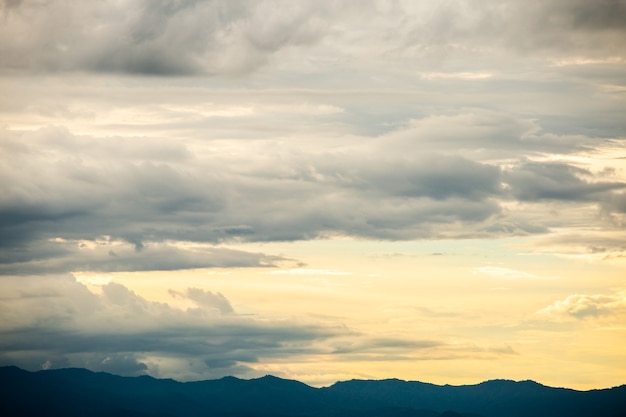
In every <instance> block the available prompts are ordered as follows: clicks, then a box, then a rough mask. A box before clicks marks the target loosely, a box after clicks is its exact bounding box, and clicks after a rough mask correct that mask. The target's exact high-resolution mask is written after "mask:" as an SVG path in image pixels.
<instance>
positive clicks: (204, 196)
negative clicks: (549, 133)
mask: <svg viewBox="0 0 626 417" xmlns="http://www.w3.org/2000/svg"><path fill="white" fill-rule="evenodd" d="M5 134H6V135H7V138H8V139H7V140H6V142H4V146H5V147H6V148H10V147H11V146H13V145H11V143H13V144H15V143H17V142H18V141H19V142H21V143H22V146H21V148H20V151H19V152H15V151H13V152H12V154H13V155H14V157H13V158H11V159H10V160H9V161H8V162H7V164H5V165H4V166H3V176H4V178H6V179H7V181H6V182H4V183H3V185H2V186H0V187H1V188H2V189H3V195H2V197H0V213H2V219H3V220H2V222H1V223H0V226H1V227H2V231H3V233H2V237H3V238H2V245H3V246H4V247H5V248H6V252H5V254H6V255H5V256H3V257H2V261H3V267H2V269H3V270H4V273H16V272H17V271H18V270H21V271H22V273H34V272H36V271H43V270H46V269H48V270H49V271H53V272H54V271H57V272H61V271H71V270H77V268H81V269H83V268H84V269H85V270H95V271H122V270H169V269H175V268H179V267H184V268H198V267H210V266H248V265H254V266H259V265H271V264H272V263H273V262H274V261H276V260H279V259H278V258H272V257H270V256H266V255H260V254H245V253H241V252H229V251H227V250H225V249H217V248H213V249H208V248H205V249H203V250H199V249H198V250H190V249H184V250H183V249H181V248H180V247H175V246H171V245H169V246H168V244H166V243H159V242H165V241H167V240H179V241H180V240H182V241H196V242H213V243H217V242H224V241H225V242H228V241H233V240H235V241H263V240H270V241H271V240H297V239H307V238H313V237H317V236H323V235H325V234H335V233H340V234H347V235H354V236H369V237H379V238H391V239H398V238H401V239H407V238H414V237H421V236H429V235H432V234H433V233H434V232H433V231H432V230H431V229H432V225H433V224H434V225H436V224H446V223H453V222H457V221H461V222H468V223H475V222H482V221H485V220H486V219H488V218H489V217H490V216H492V215H494V214H497V213H498V212H499V207H498V204H497V203H496V202H495V201H494V200H493V199H492V197H497V196H498V195H499V194H501V190H500V169H499V168H498V167H495V166H491V165H486V164H481V163H479V162H473V161H470V160H466V159H463V158H461V157H458V156H446V155H441V154H439V153H437V152H422V151H420V150H419V149H420V148H419V146H420V145H419V144H415V145H414V146H415V151H414V152H412V153H406V154H405V155H398V154H397V152H396V151H394V150H393V149H392V150H390V152H387V154H388V157H386V158H375V157H374V155H375V154H376V153H377V152H378V148H376V146H378V145H377V144H378V142H373V143H372V146H373V147H360V148H359V149H358V151H355V150H352V149H351V150H350V152H344V151H337V152H332V153H328V152H325V151H324V150H323V149H312V150H304V151H302V150H298V149H297V148H296V147H295V146H289V145H282V146H281V147H280V151H281V152H284V153H285V154H286V155H287V156H288V157H286V158H285V157H283V156H281V154H280V153H279V154H278V155H276V153H275V150H274V149H276V148H275V146H273V144H272V143H268V144H267V145H265V144H264V145H261V146H260V147H259V150H260V152H259V153H257V155H255V156H254V157H252V158H250V159H249V160H246V161H245V163H244V160H243V159H241V158H238V157H232V156H226V155H223V154H221V153H218V152H210V153H208V154H207V153H198V154H197V156H194V157H191V156H189V154H188V152H187V151H186V148H185V146H184V145H183V144H180V143H179V144H178V145H175V144H174V143H172V142H170V141H164V140H161V139H153V140H148V139H137V140H135V142H136V143H134V144H132V145H129V144H127V143H126V142H128V140H126V139H123V138H106V139H100V138H88V137H76V136H74V135H72V134H71V133H70V132H67V131H66V130H63V129H51V128H47V129H42V130H40V131H37V132H33V133H31V134H29V133H24V134H21V135H17V136H16V134H14V133H12V132H5ZM140 144H141V145H143V146H146V147H148V148H150V149H152V150H151V152H149V153H146V154H141V153H138V152H137V150H136V147H137V146H140ZM194 145H195V146H200V144H199V143H195V144H194ZM206 146H207V145H202V148H201V149H203V148H205V147H206ZM217 149H219V147H218V148H217ZM355 149H356V148H355ZM281 159H282V161H280V160H281ZM279 161H280V162H279ZM35 173H37V174H35ZM329 207H332V208H333V209H332V210H329ZM103 236H109V237H108V238H106V239H108V243H107V241H106V239H103V238H102V237H103ZM82 241H84V242H85V243H89V242H91V243H90V244H93V246H94V248H92V249H89V248H86V247H80V246H77V245H78V244H80V242H82ZM120 241H121V242H123V241H125V242H128V243H130V244H132V245H133V246H134V250H130V248H129V247H128V246H124V245H122V246H119V247H116V246H115V245H116V243H115V242H118V243H119V242H120ZM29 256H30V258H29Z"/></svg>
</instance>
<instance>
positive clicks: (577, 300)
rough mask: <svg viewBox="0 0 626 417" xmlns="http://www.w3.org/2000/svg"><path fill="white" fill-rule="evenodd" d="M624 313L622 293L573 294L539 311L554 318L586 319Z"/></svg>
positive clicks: (625, 304)
mask: <svg viewBox="0 0 626 417" xmlns="http://www.w3.org/2000/svg"><path fill="white" fill-rule="evenodd" d="M624 313H626V297H625V296H624V294H623V293H617V294H613V295H602V294H594V295H588V294H574V295H570V296H567V297H566V298H565V299H563V300H557V301H555V302H554V303H553V304H552V305H549V306H548V307H545V308H543V309H542V310H540V311H539V314H540V315H546V316H549V317H553V318H556V319H567V318H575V319H586V318H598V317H605V316H609V317H610V316H622V315H623V314H624Z"/></svg>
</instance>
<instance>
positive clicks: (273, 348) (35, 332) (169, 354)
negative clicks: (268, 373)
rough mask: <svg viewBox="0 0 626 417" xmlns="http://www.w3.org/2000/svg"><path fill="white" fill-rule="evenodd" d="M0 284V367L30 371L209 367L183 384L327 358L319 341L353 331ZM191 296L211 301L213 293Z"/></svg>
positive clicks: (129, 297) (53, 282)
mask: <svg viewBox="0 0 626 417" xmlns="http://www.w3.org/2000/svg"><path fill="white" fill-rule="evenodd" d="M0 285H2V289H3V292H2V297H1V298H0V309H2V310H1V311H2V313H3V316H4V317H5V318H7V319H8V321H5V322H4V323H3V324H2V325H0V362H2V363H14V364H19V365H20V366H24V367H26V368H28V369H40V368H41V367H57V366H68V365H69V366H84V367H87V368H89V369H93V370H105V371H110V372H115V373H120V374H123V375H134V374H138V373H149V374H153V375H158V373H159V365H158V363H160V362H159V360H161V361H167V360H181V359H182V360H183V361H187V362H188V363H194V364H204V366H203V367H201V368H200V369H195V370H191V369H187V370H186V372H187V373H186V374H185V375H182V376H181V378H182V379H189V378H192V379H193V378H196V375H200V377H204V378H207V377H217V376H218V374H219V375H220V376H221V375H222V373H223V372H224V371H225V370H226V371H233V370H236V369H239V371H241V372H242V373H246V372H249V371H250V369H249V367H246V366H245V364H246V363H255V362H258V361H259V359H260V358H263V359H265V360H271V358H281V359H282V358H285V357H289V356H294V355H295V356H297V355H308V354H316V353H320V352H321V351H319V350H318V349H319V348H316V347H314V345H315V342H316V341H320V342H323V341H325V340H329V339H331V338H333V337H336V336H338V335H342V336H346V335H349V334H350V332H349V331H348V330H347V329H345V328H343V327H341V326H326V325H318V324H315V323H297V322H289V321H284V320H283V321H276V322H275V321H272V320H267V319H255V318H250V317H243V316H239V315H236V314H234V313H231V314H229V315H228V316H223V315H221V314H220V313H219V312H218V311H216V310H215V309H213V308H202V309H191V310H187V311H183V310H178V309H174V308H171V307H169V306H168V305H167V304H163V303H156V302H150V301H147V300H145V299H143V298H141V297H139V296H137V295H136V294H134V293H133V292H131V291H130V290H128V289H127V288H125V287H123V286H121V285H119V284H115V283H111V284H107V285H105V286H104V287H103V292H102V295H95V294H93V293H90V292H89V291H87V290H86V288H85V287H84V286H82V285H81V284H79V283H77V282H76V281H74V280H72V279H69V278H62V277H46V278H36V277H31V279H28V280H24V279H11V278H4V279H3V281H2V283H1V284H0ZM200 293H202V294H200ZM28 294H30V296H28V297H27V296H25V295H28ZM188 294H191V296H192V297H195V296H197V295H200V297H199V298H200V299H201V301H202V302H204V301H206V299H207V294H213V293H211V292H203V290H199V289H190V290H189V291H188ZM213 295H214V297H213V298H214V299H213V300H211V303H213V302H214V301H215V299H216V297H217V298H220V300H218V301H219V302H220V303H221V304H222V308H224V306H229V305H230V303H229V301H228V300H227V299H226V298H224V297H223V296H221V295H217V296H215V294H213ZM196 298H198V297H196ZM206 304H207V303H204V307H206ZM18 311H19V316H18V315H16V314H18V313H16V312H18ZM5 313H6V315H5ZM158 358H160V359H159V360H157V359H158ZM183 368H184V367H183Z"/></svg>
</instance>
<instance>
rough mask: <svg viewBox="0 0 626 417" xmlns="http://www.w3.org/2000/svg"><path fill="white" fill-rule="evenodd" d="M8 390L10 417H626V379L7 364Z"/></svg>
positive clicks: (5, 411) (4, 400)
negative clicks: (574, 384)
mask: <svg viewBox="0 0 626 417" xmlns="http://www.w3.org/2000/svg"><path fill="white" fill-rule="evenodd" d="M0 393H1V394H0V415H1V416H6V417H11V416H36V415H46V416H52V417H56V416H63V417H74V416H85V415H89V416H95V417H109V416H121V415H123V416H131V417H183V416H185V417H196V416H198V417H200V416H220V417H222V416H223V417H339V416H341V417H357V416H358V417H501V416H509V417H522V416H524V417H526V416H533V417H548V416H550V417H553V416H567V417H583V416H584V417H588V416H594V417H626V386H620V387H615V388H611V389H602V390H591V391H575V390H571V389H565V388H551V387H546V386H543V385H541V384H538V383H536V382H533V381H522V382H514V381H507V380H494V381H487V382H483V383H480V384H477V385H464V386H450V385H444V386H440V385H434V384H427V383H423V382H407V381H401V380H397V379H389V380H382V381H363V380H352V381H345V382H338V383H336V384H334V385H332V386H330V387H325V388H313V387H310V386H308V385H306V384H303V383H301V382H298V381H292V380H285V379H281V378H277V377H273V376H265V377H263V378H258V379H251V380H242V379H238V378H234V377H225V378H222V379H217V380H207V381H199V382H187V383H182V382H177V381H174V380H171V379H155V378H152V377H149V376H142V377H133V378H129V377H120V376H115V375H111V374H107V373H101V372H100V373H95V372H91V371H88V370H85V369H58V370H48V371H38V372H28V371H24V370H22V369H19V368H16V367H0Z"/></svg>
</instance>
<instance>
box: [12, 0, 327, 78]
mask: <svg viewBox="0 0 626 417" xmlns="http://www.w3.org/2000/svg"><path fill="white" fill-rule="evenodd" d="M9 5H10V7H9ZM9 5H7V6H6V7H5V9H6V10H4V16H3V17H4V19H3V24H2V26H0V33H2V36H3V38H5V39H16V36H15V35H16V34H17V33H21V38H20V41H19V42H18V41H17V40H14V41H12V42H7V43H4V44H3V47H2V56H3V59H2V60H0V66H2V67H4V68H5V69H6V68H8V69H13V68H17V69H31V70H35V71H38V70H48V71H81V70H82V71H85V70H86V71H95V72H114V73H115V72H119V73H131V74H145V75H193V74H199V73H205V74H206V73H208V74H231V75H236V74H241V73H247V72H250V71H253V70H255V69H257V68H258V67H260V66H262V65H263V64H264V63H265V62H266V61H267V60H268V59H269V58H270V57H271V55H272V54H273V53H275V52H276V51H278V50H280V49H281V48H284V47H286V46H289V45H292V44H296V45H297V44H307V43H311V42H315V41H316V40H317V39H318V38H320V37H321V36H323V33H322V32H321V31H320V29H321V28H320V27H318V26H319V23H318V20H319V17H320V16H322V15H321V14H320V13H319V12H320V11H321V9H323V7H322V6H316V5H315V4H314V3H312V2H298V3H293V4H292V3H289V5H288V7H280V6H279V5H278V4H276V3H274V2H271V1H263V2H251V1H248V0H235V1H221V0H218V1H199V0H191V1H177V2H173V1H168V0H158V1H152V0H150V1H146V0H136V1H130V2H124V3H115V2H100V3H98V4H90V5H87V4H80V3H76V4H71V5H70V4H68V3H66V2H62V1H48V2H44V3H34V2H25V3H16V2H12V3H10V4H9ZM316 19H317V20H316ZM26 56H27V57H26Z"/></svg>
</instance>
